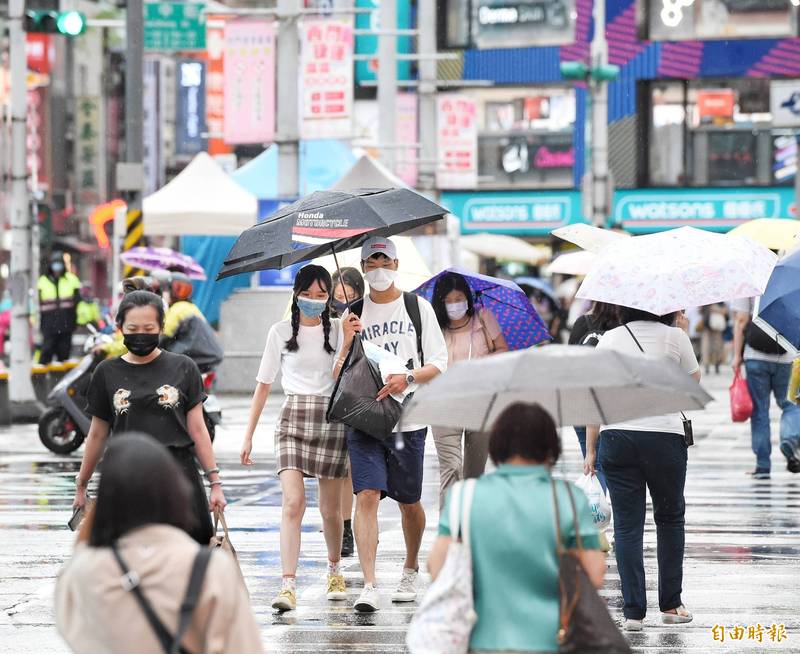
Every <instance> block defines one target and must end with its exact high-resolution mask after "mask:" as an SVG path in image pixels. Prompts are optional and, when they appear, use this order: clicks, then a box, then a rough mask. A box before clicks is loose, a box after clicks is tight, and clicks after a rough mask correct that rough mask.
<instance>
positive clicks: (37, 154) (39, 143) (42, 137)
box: [26, 87, 50, 191]
mask: <svg viewBox="0 0 800 654" xmlns="http://www.w3.org/2000/svg"><path fill="white" fill-rule="evenodd" d="M27 104H28V107H27V111H28V113H27V134H26V146H27V148H26V149H27V161H28V187H29V188H30V189H31V190H34V189H36V190H39V191H47V190H48V189H49V186H50V175H49V156H48V155H49V152H50V149H49V148H48V147H47V137H48V130H47V125H48V120H47V119H48V115H47V106H48V103H47V88H45V87H40V88H33V89H28V103H27Z"/></svg>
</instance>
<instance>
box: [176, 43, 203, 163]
mask: <svg viewBox="0 0 800 654" xmlns="http://www.w3.org/2000/svg"><path fill="white" fill-rule="evenodd" d="M176 69H177V75H178V84H177V95H178V101H177V106H176V108H175V109H176V111H175V113H176V115H175V153H176V154H178V155H188V156H194V155H196V154H197V153H198V152H201V151H203V150H205V139H204V138H203V132H204V131H205V129H206V128H205V114H206V111H205V109H206V107H205V105H206V92H205V91H206V89H205V86H206V65H205V62H202V61H196V60H193V59H179V60H178V62H177V67H176Z"/></svg>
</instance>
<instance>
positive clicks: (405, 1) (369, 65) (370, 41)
mask: <svg viewBox="0 0 800 654" xmlns="http://www.w3.org/2000/svg"><path fill="white" fill-rule="evenodd" d="M396 4H397V29H406V30H407V29H411V27H412V25H411V2H410V1H409V0H397V3H396ZM380 5H381V3H380V0H356V7H357V8H364V9H372V11H370V12H369V13H363V14H362V13H359V14H356V29H358V30H372V31H374V32H377V30H379V29H380V27H381V21H380ZM395 42H396V43H397V52H398V53H400V54H407V53H409V52H411V38H410V37H408V36H398V37H397V38H396V39H395ZM355 43H356V53H357V54H366V55H375V58H374V59H370V60H369V61H357V62H356V84H363V83H364V82H368V81H374V80H375V79H376V78H377V72H378V36H377V34H375V35H372V34H362V35H359V36H356V42H355ZM397 79H400V80H407V79H411V62H409V61H398V62H397Z"/></svg>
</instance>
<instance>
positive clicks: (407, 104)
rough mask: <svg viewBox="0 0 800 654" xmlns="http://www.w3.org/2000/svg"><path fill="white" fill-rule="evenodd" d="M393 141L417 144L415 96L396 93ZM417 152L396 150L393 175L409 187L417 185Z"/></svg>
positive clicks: (413, 94)
mask: <svg viewBox="0 0 800 654" xmlns="http://www.w3.org/2000/svg"><path fill="white" fill-rule="evenodd" d="M395 107H396V112H395V123H394V129H395V134H396V136H395V139H396V141H397V142H398V143H409V144H412V145H413V144H415V143H417V141H418V139H419V137H418V135H417V94H416V93H398V94H397V102H396V104H395ZM418 156H419V150H418V149H417V148H415V147H409V148H407V149H398V150H397V164H396V165H395V174H396V175H397V176H398V177H399V178H400V179H402V180H403V181H404V182H405V183H406V184H408V185H409V186H411V187H414V186H416V185H417V173H418V169H417V157H418Z"/></svg>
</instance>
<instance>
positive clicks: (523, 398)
mask: <svg viewBox="0 0 800 654" xmlns="http://www.w3.org/2000/svg"><path fill="white" fill-rule="evenodd" d="M711 399H712V398H711V396H710V395H709V394H708V393H706V392H705V391H704V390H703V389H702V388H701V386H700V384H698V383H697V382H696V381H695V380H694V379H692V378H691V377H690V376H689V375H687V374H686V372H685V371H684V370H683V369H681V367H680V366H679V365H678V364H677V363H675V362H674V361H673V360H671V359H660V358H656V357H649V356H642V355H635V356H632V355H628V354H621V353H620V352H614V351H612V350H597V349H593V348H589V347H581V346H577V345H549V346H547V347H542V348H532V349H528V350H520V351H517V352H505V353H502V354H497V355H494V356H490V357H485V358H482V359H473V360H472V361H465V362H462V363H457V364H455V365H454V366H453V367H452V368H451V369H450V370H448V371H447V372H446V373H444V374H443V375H440V376H439V377H436V378H435V379H434V380H433V381H432V382H431V383H430V384H427V385H425V386H424V387H423V388H421V389H420V391H419V393H418V394H417V395H416V396H415V397H414V398H413V399H412V401H411V402H410V404H409V406H408V409H407V410H406V411H405V413H404V416H403V421H404V422H409V423H418V424H429V425H435V426H438V427H455V428H464V429H469V430H475V431H485V430H486V429H487V428H489V427H490V426H491V425H492V423H493V422H494V420H495V419H496V418H497V416H499V415H500V414H501V413H502V412H503V410H504V409H505V408H506V407H508V406H509V405H510V404H514V403H515V402H529V403H534V402H536V403H539V404H541V405H542V406H543V407H544V408H545V409H546V410H547V411H549V412H550V415H552V416H553V418H554V420H555V421H556V423H557V424H559V425H562V426H565V425H595V424H610V423H614V422H620V421H623V420H631V419H634V418H644V417H646V416H654V415H661V414H665V413H675V412H678V411H688V410H692V409H702V408H703V407H704V406H705V405H706V404H708V403H709V402H710V401H711Z"/></svg>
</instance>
